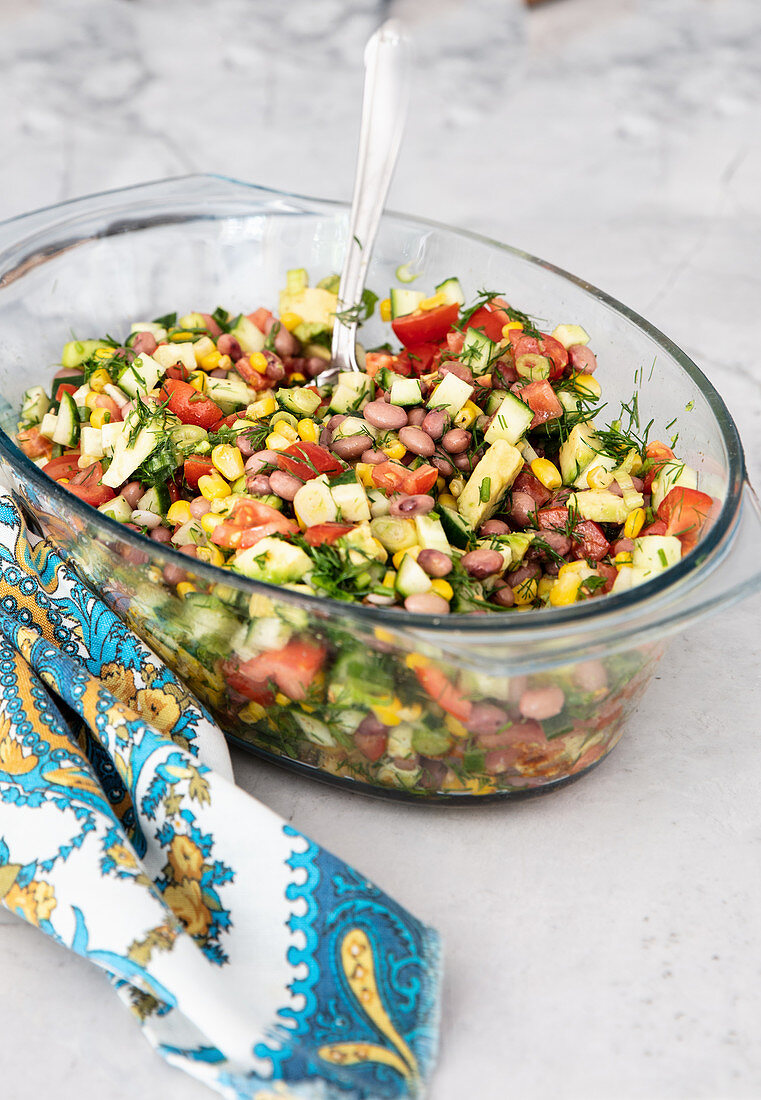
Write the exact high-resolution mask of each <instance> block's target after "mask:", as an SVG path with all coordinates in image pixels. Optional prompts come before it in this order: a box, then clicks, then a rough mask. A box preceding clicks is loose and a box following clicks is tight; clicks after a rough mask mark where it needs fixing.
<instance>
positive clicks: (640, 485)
mask: <svg viewBox="0 0 761 1100" xmlns="http://www.w3.org/2000/svg"><path fill="white" fill-rule="evenodd" d="M632 486H633V487H634V489H635V490H636V492H638V493H641V492H642V490H643V489H644V488H645V483H644V481H643V480H642V478H641V477H632Z"/></svg>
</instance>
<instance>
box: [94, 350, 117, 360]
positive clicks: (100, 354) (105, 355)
mask: <svg viewBox="0 0 761 1100" xmlns="http://www.w3.org/2000/svg"><path fill="white" fill-rule="evenodd" d="M113 357H114V349H113V348H96V349H95V351H94V352H93V358H94V359H113Z"/></svg>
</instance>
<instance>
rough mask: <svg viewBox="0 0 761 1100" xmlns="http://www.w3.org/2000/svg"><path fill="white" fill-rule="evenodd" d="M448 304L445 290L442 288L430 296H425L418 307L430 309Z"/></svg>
mask: <svg viewBox="0 0 761 1100" xmlns="http://www.w3.org/2000/svg"><path fill="white" fill-rule="evenodd" d="M446 304H447V296H446V294H445V293H444V292H443V290H440V291H438V293H436V294H432V295H431V297H430V298H423V300H422V302H420V304H419V305H418V309H422V310H425V311H428V310H429V309H438V307H439V306H445V305H446Z"/></svg>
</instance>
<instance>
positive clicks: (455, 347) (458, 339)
mask: <svg viewBox="0 0 761 1100" xmlns="http://www.w3.org/2000/svg"><path fill="white" fill-rule="evenodd" d="M464 343H465V333H464V332H448V333H447V350H448V351H449V354H450V355H459V354H460V352H461V351H462V346H463V344H464Z"/></svg>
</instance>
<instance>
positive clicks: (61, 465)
mask: <svg viewBox="0 0 761 1100" xmlns="http://www.w3.org/2000/svg"><path fill="white" fill-rule="evenodd" d="M79 458H80V453H79V451H67V452H66V454H64V455H59V456H58V458H51V460H50V462H48V463H47V465H46V466H43V467H42V472H43V474H47V475H48V477H52V479H53V481H58V479H59V478H62V477H72V475H73V474H76V473H77V472H78V471H79V466H78V465H77V463H78V462H79Z"/></svg>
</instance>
